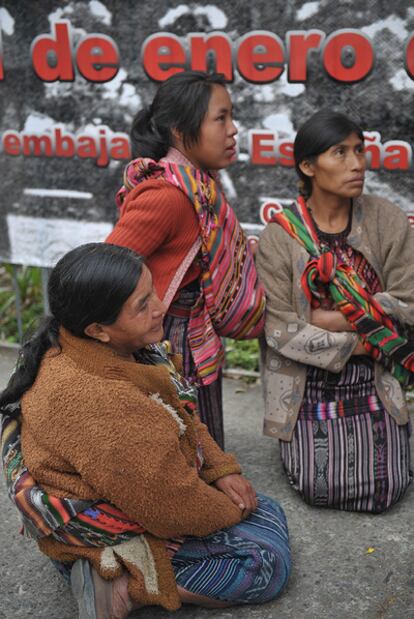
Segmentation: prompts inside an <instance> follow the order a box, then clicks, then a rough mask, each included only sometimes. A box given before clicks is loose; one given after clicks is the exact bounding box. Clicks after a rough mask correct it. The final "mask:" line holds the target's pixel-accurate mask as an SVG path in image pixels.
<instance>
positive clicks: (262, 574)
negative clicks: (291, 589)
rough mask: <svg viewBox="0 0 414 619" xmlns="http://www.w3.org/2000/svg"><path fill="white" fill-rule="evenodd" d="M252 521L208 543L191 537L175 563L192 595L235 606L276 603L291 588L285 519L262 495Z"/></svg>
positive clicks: (178, 575)
mask: <svg viewBox="0 0 414 619" xmlns="http://www.w3.org/2000/svg"><path fill="white" fill-rule="evenodd" d="M257 497H258V507H257V509H256V511H254V512H253V513H252V514H250V516H249V517H248V518H247V519H246V520H242V522H240V523H239V524H237V525H234V526H233V527H230V528H228V529H223V530H221V531H216V533H212V534H211V535H207V536H206V537H186V538H185V541H184V543H183V545H182V546H181V548H180V549H179V550H178V552H177V553H176V554H175V555H174V557H173V559H172V561H171V563H172V566H173V569H174V572H175V577H176V581H177V585H179V586H181V587H183V588H184V589H185V590H186V591H191V592H192V593H195V594H198V595H205V596H207V597H209V598H213V599H215V600H226V601H232V602H234V603H235V604H255V603H256V604H258V603H263V602H268V601H270V600H273V599H275V598H276V597H277V596H278V595H279V594H280V592H281V591H282V589H283V587H284V586H285V584H286V582H287V580H288V578H289V574H290V570H291V557H290V548H289V539H288V528H287V523H286V517H285V514H284V512H283V510H282V508H281V506H280V505H279V503H278V502H277V501H275V500H274V499H271V498H269V497H266V496H263V495H260V494H258V495H257Z"/></svg>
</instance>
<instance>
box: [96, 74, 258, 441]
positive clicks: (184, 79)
mask: <svg viewBox="0 0 414 619" xmlns="http://www.w3.org/2000/svg"><path fill="white" fill-rule="evenodd" d="M236 134H237V128H236V126H235V124H234V122H233V115H232V103H231V99H230V96H229V94H228V92H227V90H226V88H225V85H224V80H223V77H222V76H220V75H217V74H211V75H210V74H206V73H202V72H199V71H187V72H183V73H177V74H176V75H174V76H172V77H171V78H169V79H168V80H167V81H166V82H164V83H163V84H162V85H161V86H160V87H159V89H158V92H157V93H156V95H155V97H154V100H153V102H152V104H151V105H150V106H149V107H148V108H145V109H143V110H141V111H140V112H139V113H138V114H137V116H136V118H135V120H134V123H133V126H132V131H131V137H132V144H133V148H134V151H135V153H136V155H137V156H138V157H139V158H138V159H135V160H133V161H132V162H130V163H129V164H128V166H127V168H126V170H125V175H124V186H123V187H122V189H121V190H120V192H119V193H118V196H117V201H118V206H119V207H120V218H119V221H118V222H117V224H116V226H115V228H114V230H113V231H112V232H111V234H110V235H109V236H108V238H107V241H108V242H110V243H114V244H116V245H122V246H126V247H130V248H132V249H134V250H135V251H137V252H138V253H140V254H141V255H143V256H144V257H145V259H146V262H147V264H148V267H149V268H150V270H151V272H152V275H153V278H154V285H155V288H156V290H157V292H158V294H159V296H160V298H161V299H162V300H163V302H164V303H165V305H166V306H167V308H168V309H167V314H166V317H165V320H164V338H165V339H168V340H170V341H171V344H172V346H173V350H174V351H175V352H179V353H181V354H182V355H183V364H184V367H183V370H184V374H185V376H186V377H187V378H189V379H190V380H192V381H194V382H196V383H198V385H199V391H198V399H199V410H200V416H201V419H202V420H203V421H204V422H205V423H206V425H207V427H208V428H209V431H210V433H211V434H212V436H213V437H214V438H215V440H216V441H217V442H218V444H219V445H221V446H222V447H223V445H224V435H223V414H222V393H221V367H222V363H223V358H224V353H223V347H222V344H221V340H220V336H224V337H234V338H236V339H239V338H240V339H244V338H251V337H256V336H257V335H259V334H260V333H261V331H262V328H263V310H264V293H263V288H262V286H261V284H259V282H258V281H257V274H256V269H255V265H254V261H253V257H252V254H251V252H250V249H249V248H248V247H247V243H246V240H245V238H244V235H243V232H242V230H241V228H240V225H239V223H238V221H237V218H236V216H235V214H234V212H233V211H232V209H231V207H230V206H229V204H228V203H227V201H226V198H225V195H224V193H223V191H222V189H221V187H220V184H219V180H218V175H217V174H216V172H217V171H218V170H220V169H223V168H226V167H228V166H229V165H230V163H231V162H232V161H233V160H234V159H235V156H236Z"/></svg>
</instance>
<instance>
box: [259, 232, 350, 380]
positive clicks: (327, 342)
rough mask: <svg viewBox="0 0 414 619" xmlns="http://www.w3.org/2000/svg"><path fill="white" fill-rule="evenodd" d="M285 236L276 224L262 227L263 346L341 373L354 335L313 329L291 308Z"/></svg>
mask: <svg viewBox="0 0 414 619" xmlns="http://www.w3.org/2000/svg"><path fill="white" fill-rule="evenodd" d="M288 241H289V237H288V236H287V233H286V232H285V231H284V230H283V229H282V228H281V227H280V226H279V225H278V224H276V223H271V224H268V225H267V227H266V228H265V230H264V232H263V234H262V236H261V238H260V241H259V248H258V252H257V258H256V265H257V271H258V273H259V277H260V278H261V280H262V282H263V283H264V286H265V289H266V321H265V335H266V343H267V345H268V346H269V347H270V348H273V349H274V350H277V352H278V353H279V354H280V355H282V356H284V357H286V358H288V359H292V360H293V361H296V362H299V363H304V364H307V365H312V366H315V367H319V368H322V369H325V370H329V371H330V372H340V371H341V370H342V368H343V367H344V365H345V364H346V363H347V361H348V360H349V358H350V356H351V355H352V352H353V350H354V348H355V346H356V344H357V342H358V338H357V336H356V335H355V334H354V333H351V332H345V331H339V332H332V331H327V330H325V329H321V328H319V327H316V326H314V325H312V324H310V323H309V322H307V321H306V320H305V319H304V317H303V316H302V317H300V316H299V315H298V313H297V312H296V311H295V310H294V308H293V295H294V289H293V287H294V286H295V285H300V282H294V281H293V265H292V258H291V251H290V249H289V244H288Z"/></svg>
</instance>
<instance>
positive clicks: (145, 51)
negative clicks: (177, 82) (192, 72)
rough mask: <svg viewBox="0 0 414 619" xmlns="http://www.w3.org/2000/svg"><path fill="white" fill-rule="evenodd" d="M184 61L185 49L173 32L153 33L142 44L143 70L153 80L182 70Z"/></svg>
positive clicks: (162, 79) (162, 78)
mask: <svg viewBox="0 0 414 619" xmlns="http://www.w3.org/2000/svg"><path fill="white" fill-rule="evenodd" d="M185 63H186V55H185V50H184V48H183V46H182V44H181V42H180V39H179V38H178V37H176V36H175V35H174V34H164V33H163V34H153V35H152V36H150V37H148V39H146V41H145V42H144V45H143V46H142V64H143V67H144V71H145V73H146V74H147V75H148V77H149V78H150V79H152V80H154V81H155V82H163V81H164V80H166V79H168V78H169V77H171V75H174V74H175V73H180V72H182V71H184V70H185Z"/></svg>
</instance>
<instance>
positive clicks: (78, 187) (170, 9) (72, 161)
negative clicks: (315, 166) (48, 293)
mask: <svg viewBox="0 0 414 619" xmlns="http://www.w3.org/2000/svg"><path fill="white" fill-rule="evenodd" d="M186 68H192V69H201V70H216V71H219V72H221V73H223V74H224V75H225V77H226V80H227V81H228V85H229V90H230V92H231V95H232V98H233V102H234V107H235V117H236V121H237V124H238V128H239V136H238V146H239V152H238V159H237V162H235V163H234V164H233V165H232V166H231V167H230V168H229V169H228V170H226V171H224V172H222V181H223V184H224V187H225V190H226V192H227V195H228V197H229V199H230V201H231V203H232V205H233V206H234V208H235V210H236V212H237V214H238V217H239V219H240V221H241V222H243V223H244V224H246V225H247V224H248V226H247V228H248V229H249V231H250V232H252V233H254V232H255V231H256V230H259V229H260V227H261V226H263V225H264V224H265V223H266V221H267V219H268V217H269V215H270V213H269V209H268V208H264V207H263V205H264V204H265V203H266V201H268V200H269V199H270V200H279V201H281V202H282V203H283V201H284V200H291V199H292V198H294V197H295V196H296V193H297V179H296V175H295V171H294V168H293V159H292V142H293V139H294V136H295V132H296V129H297V127H298V126H300V124H301V123H303V122H304V121H305V120H306V119H307V118H308V117H309V116H310V115H311V114H312V113H313V112H315V111H317V110H318V109H321V108H331V109H337V110H341V111H344V112H345V113H349V114H351V115H353V116H354V117H355V118H356V119H357V120H358V121H359V122H360V123H361V124H362V126H363V127H364V129H365V130H366V146H367V158H368V163H369V168H370V170H369V172H368V173H367V181H366V187H365V188H366V191H368V192H370V193H377V194H379V195H381V196H384V197H387V198H389V199H390V200H392V201H394V202H395V203H397V204H398V205H399V206H400V207H401V208H402V209H403V210H404V211H406V212H407V216H409V217H410V216H411V215H413V216H414V205H413V200H412V196H413V189H414V179H413V165H412V144H413V142H414V120H413V112H414V6H413V4H412V2H410V1H409V0H394V1H393V2H388V3H384V2H376V1H373V0H372V1H371V0H367V1H366V2H364V3H356V2H349V1H347V0H319V1H313V2H301V1H298V0H291V1H290V2H286V1H285V0H283V1H282V0H255V2H252V1H251V0H248V1H242V0H239V1H237V0H221V1H220V3H217V4H213V3H208V4H206V3H198V2H191V3H188V4H184V3H179V2H175V1H174V0H172V1H171V0H154V1H153V2H143V1H134V0H126V1H125V2H124V1H123V2H120V1H119V0H103V1H99V0H89V1H88V0H72V1H64V2H58V1H55V0H41V1H34V0H0V93H1V97H0V109H1V127H0V133H1V137H0V145H1V146H0V148H1V152H0V170H1V191H0V260H1V261H11V262H15V263H20V264H31V265H39V266H50V265H52V264H54V262H55V261H56V259H57V258H58V257H59V256H60V255H62V254H63V253H64V252H65V251H67V250H68V249H70V248H71V247H74V246H75V245H78V244H80V243H83V242H87V241H90V240H103V239H104V238H105V236H106V235H107V233H108V232H109V230H110V229H111V227H112V225H113V223H114V222H115V221H116V218H117V212H116V206H115V201H114V196H115V193H116V191H117V189H118V188H119V186H120V185H121V184H122V171H123V167H124V165H125V162H126V161H127V160H128V159H129V158H130V156H131V153H130V144H129V138H128V132H129V128H130V125H131V121H132V119H133V117H134V115H135V114H136V112H137V111H138V110H139V109H140V108H141V107H142V106H143V105H147V104H148V103H150V102H151V100H152V97H153V95H154V92H155V89H156V87H157V84H158V83H160V82H162V81H163V80H165V79H167V78H168V77H169V76H170V75H172V74H173V73H176V72H178V71H183V70H184V69H186ZM412 211H413V213H411V212H412ZM390 225H392V222H390Z"/></svg>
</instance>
